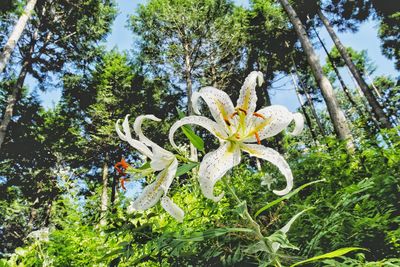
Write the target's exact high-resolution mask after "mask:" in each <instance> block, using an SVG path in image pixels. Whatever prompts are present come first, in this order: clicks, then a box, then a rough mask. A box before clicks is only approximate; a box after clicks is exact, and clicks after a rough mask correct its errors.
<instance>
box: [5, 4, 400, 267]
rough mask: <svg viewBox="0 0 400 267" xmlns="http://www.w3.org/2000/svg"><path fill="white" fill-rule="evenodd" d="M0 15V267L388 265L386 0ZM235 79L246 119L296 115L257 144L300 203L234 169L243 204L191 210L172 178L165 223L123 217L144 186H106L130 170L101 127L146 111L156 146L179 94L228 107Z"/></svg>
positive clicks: (391, 143) (392, 214)
mask: <svg viewBox="0 0 400 267" xmlns="http://www.w3.org/2000/svg"><path fill="white" fill-rule="evenodd" d="M29 7H31V11H29V10H28V8H29ZM293 11H294V12H296V13H297V16H293ZM0 12H1V13H0V16H1V20H0V44H1V47H2V48H3V49H2V54H1V57H0V59H1V62H0V64H1V65H0V67H1V71H2V73H1V74H0V78H1V81H0V108H1V114H2V115H1V116H2V118H1V126H0V257H1V258H3V259H2V260H1V261H0V266H3V265H4V266H92V265H94V266H106V265H110V266H137V265H140V266H160V265H172V266H175V265H179V266H180V265H184V266H186V265H192V266H221V265H225V266H253V265H254V266H259V265H264V266H279V265H283V266H286V265H290V264H294V263H296V262H299V261H301V260H305V259H307V258H311V257H314V256H317V255H322V254H325V253H328V252H330V251H337V250H339V249H341V248H348V247H358V248H363V249H366V250H358V251H353V252H351V253H349V254H346V256H344V251H342V252H343V253H337V254H336V255H335V256H338V257H335V259H327V258H324V259H322V260H323V261H320V262H319V263H315V264H316V265H317V266H332V265H335V266H341V265H343V266H377V265H378V264H381V265H383V266H396V265H398V264H400V260H399V259H398V258H399V254H400V248H399V247H400V230H399V223H400V217H399V215H400V214H399V211H400V209H399V203H400V202H399V196H400V194H399V183H398V179H399V173H400V172H399V166H400V165H399V161H400V155H399V144H400V140H399V133H398V130H399V128H398V125H399V114H400V113H399V112H400V111H399V107H400V93H399V88H400V84H399V72H398V71H399V69H400V44H399V37H400V29H399V27H400V26H399V25H400V24H399V22H400V4H399V3H397V2H396V1H389V0H386V1H378V0H376V1H375V0H353V1H350V0H332V1H307V0H299V1H297V0H296V1H290V3H289V2H287V1H286V0H279V1H272V0H271V1H269V0H268V1H258V0H253V1H250V2H240V1H234V2H229V1H223V0H204V1H195V0H193V1H192V0H186V1H184V0H174V1H172V0H171V1H167V0H151V1H143V2H134V1H111V0H83V1H70V0H47V1H45V0H37V1H35V0H28V1H22V0H21V1H17V0H8V1H3V2H2V3H1V4H0ZM24 16H25V17H27V18H26V21H25V24H23V25H22V26H21V24H20V22H21V18H23V17H24ZM324 22H325V23H324ZM18 27H20V28H21V30H22V32H21V35H20V36H19V37H18V39H17V40H16V42H15V46H13V47H12V44H11V46H10V42H9V41H10V38H9V37H10V36H13V35H12V33H14V32H15V30H16V29H18ZM303 31H304V32H303ZM329 31H331V33H330V34H329V33H328V32H329ZM304 33H306V34H304ZM335 34H337V35H338V36H336V38H335ZM332 37H333V38H332ZM334 42H335V43H334ZM324 45H325V47H324ZM11 47H12V49H10V48H11ZM314 49H315V51H314ZM314 53H317V55H318V57H313V55H314ZM7 58H8V59H7ZM253 70H259V71H261V72H263V74H264V80H265V83H264V84H263V85H262V86H261V87H259V88H257V96H258V102H257V106H258V107H263V106H268V105H271V104H272V105H275V104H281V105H285V106H287V107H288V108H289V109H290V110H291V111H299V112H301V113H302V114H303V116H304V118H305V121H306V126H305V129H304V132H303V134H302V135H300V136H298V137H295V138H293V137H290V136H289V135H287V134H285V133H281V134H280V135H278V136H276V137H273V138H270V139H267V140H265V141H263V144H265V145H267V146H269V147H272V148H274V149H275V150H277V151H279V152H280V153H281V154H283V155H284V157H285V158H286V159H287V161H288V162H289V165H290V166H291V168H292V171H293V174H294V179H295V180H294V181H295V188H301V190H295V191H294V192H295V193H294V194H290V195H288V197H286V198H283V199H282V198H279V197H277V196H276V195H274V194H273V193H272V192H271V191H272V190H270V189H272V188H275V187H277V186H279V185H281V180H282V178H281V175H280V174H279V172H278V171H277V170H276V169H275V168H274V167H271V165H269V164H268V163H265V164H264V163H262V164H261V165H259V162H257V161H256V160H254V159H253V158H246V160H243V161H242V163H241V164H240V165H239V166H237V167H235V168H234V170H233V171H232V172H231V173H230V177H231V178H230V179H231V182H232V184H233V185H234V187H235V189H236V192H237V195H238V196H239V197H240V199H243V200H245V201H246V202H245V204H244V206H243V203H235V200H234V199H233V198H232V197H233V196H234V195H235V194H234V193H227V197H225V198H224V199H223V200H222V201H221V202H218V203H214V202H212V201H210V200H207V199H205V198H204V197H203V196H202V195H201V193H200V190H199V188H198V184H197V182H196V171H190V170H186V171H184V172H183V174H182V175H181V176H180V177H179V178H176V180H177V181H178V182H176V185H174V186H173V188H172V191H173V192H174V201H175V202H176V203H178V204H180V206H184V207H185V213H186V217H185V220H184V222H183V223H178V222H176V221H175V220H174V219H173V218H171V217H169V215H168V214H167V213H165V212H164V211H163V210H162V209H161V207H160V206H159V205H157V206H155V207H153V208H152V209H150V210H148V211H145V212H136V213H133V214H128V213H127V210H126V207H127V206H128V205H129V203H130V201H131V200H132V199H134V198H136V197H137V196H138V194H139V193H140V192H141V190H142V188H143V186H144V185H146V184H147V183H148V182H149V180H146V179H143V177H142V176H140V177H136V176H134V175H131V178H130V180H129V181H128V182H127V183H126V187H127V190H124V189H123V188H122V187H121V184H120V178H121V177H120V176H119V174H118V172H117V171H116V170H115V169H114V165H115V163H117V162H118V161H120V160H121V158H122V157H123V158H125V159H127V161H128V162H130V164H131V165H132V166H134V167H136V168H140V166H141V165H143V162H142V158H141V157H140V156H139V155H138V154H136V153H135V151H134V150H133V149H132V148H130V147H129V146H128V145H126V144H124V143H123V142H122V141H121V140H119V138H118V136H117V134H116V133H115V130H114V124H115V122H116V120H117V119H122V118H123V117H124V116H125V115H126V114H131V118H132V119H134V118H135V117H137V116H138V115H141V114H154V115H156V116H157V117H159V118H161V119H163V122H162V124H153V123H151V124H150V125H149V126H148V127H147V128H146V129H145V132H146V134H148V135H149V136H150V137H151V139H152V140H155V141H157V143H159V144H163V146H164V147H166V148H171V146H170V145H169V143H168V141H167V136H168V130H169V127H170V126H171V125H172V123H174V122H175V121H176V120H177V119H179V111H183V112H186V113H187V114H191V113H192V107H191V106H190V101H188V100H187V99H188V96H190V95H191V94H192V92H194V91H198V90H199V89H200V88H202V87H204V86H208V85H212V86H214V87H216V88H219V89H222V90H224V91H225V92H227V93H228V94H229V95H230V96H232V98H233V99H235V98H236V97H237V96H238V93H239V89H240V87H241V84H242V82H243V81H244V78H245V77H246V76H247V75H248V74H249V73H250V72H251V71H253ZM160 125H162V126H160ZM193 129H194V130H195V131H196V133H197V135H198V136H199V137H200V138H201V139H202V140H204V144H205V148H207V149H206V150H208V149H211V148H214V147H216V145H217V144H216V142H215V141H214V140H213V139H212V138H211V137H210V136H209V135H208V134H207V133H205V132H203V131H200V129H197V128H193ZM177 139H178V140H179V143H187V144H189V140H188V138H187V137H186V136H185V135H184V134H183V132H181V133H180V135H179V136H178V138H177ZM189 139H190V138H189ZM187 153H189V152H187ZM198 156H199V157H200V158H202V156H204V153H203V152H202V151H199V154H198ZM320 180H322V181H321V182H317V183H314V182H316V181H320ZM302 185H306V186H302ZM222 187H223V185H222V183H221V184H220V185H219V189H220V188H222ZM289 198H290V199H289ZM274 200H276V201H275V202H274ZM303 210H307V212H305V213H304V214H302V215H301V216H300V217H299V218H297V217H296V218H297V220H296V221H295V222H294V223H293V225H292V226H291V227H290V231H289V232H287V233H286V232H285V233H282V231H280V230H279V229H282V226H284V225H285V224H286V222H287V221H289V220H290V219H291V218H293V216H294V215H295V214H298V213H299V212H301V211H303ZM245 211H247V212H248V213H249V214H252V215H253V217H254V220H255V222H256V223H257V224H258V225H259V226H260V228H261V232H262V233H263V234H264V235H265V236H268V237H269V238H270V240H272V239H273V238H275V239H273V240H275V241H274V242H278V241H276V240H279V243H280V244H281V247H282V249H283V250H282V251H279V253H276V254H274V255H271V254H270V253H266V252H265V251H263V249H262V248H260V247H259V245H257V244H258V243H254V238H252V237H251V235H247V234H246V233H241V232H240V231H239V232H236V231H232V229H245V228H246V217H245V216H244V212H245ZM276 233H280V234H279V235H277V234H276ZM289 240H290V242H289ZM271 242H272V241H271ZM325 255H326V254H325ZM339 256H340V257H339Z"/></svg>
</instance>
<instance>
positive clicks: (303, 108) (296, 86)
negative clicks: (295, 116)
mask: <svg viewBox="0 0 400 267" xmlns="http://www.w3.org/2000/svg"><path fill="white" fill-rule="evenodd" d="M290 75H291V77H292V82H293V86H294V90H295V92H296V96H297V100H298V101H299V104H300V108H301V110H302V111H303V115H304V117H305V118H306V124H307V126H308V129H310V133H311V137H312V139H313V141H314V142H316V141H317V135H316V134H315V132H314V129H313V127H312V124H311V120H310V116H308V113H307V111H306V108H305V107H304V103H303V99H302V98H301V95H300V92H299V88H298V85H297V81H296V79H295V77H294V75H293V73H291V74H290Z"/></svg>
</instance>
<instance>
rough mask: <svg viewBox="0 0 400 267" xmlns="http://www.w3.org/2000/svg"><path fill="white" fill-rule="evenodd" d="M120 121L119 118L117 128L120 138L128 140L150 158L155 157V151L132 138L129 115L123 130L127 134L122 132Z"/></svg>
mask: <svg viewBox="0 0 400 267" xmlns="http://www.w3.org/2000/svg"><path fill="white" fill-rule="evenodd" d="M119 122H120V120H117V122H116V123H115V130H116V132H117V134H118V136H119V138H121V139H122V140H123V141H126V142H128V143H129V144H130V145H131V146H132V147H133V148H135V149H136V150H138V151H139V152H140V153H141V154H143V155H145V156H146V157H148V158H150V159H151V158H153V153H152V152H151V151H150V149H149V148H148V147H147V146H146V145H145V144H143V143H142V142H139V141H138V140H135V139H133V138H132V136H131V131H130V129H129V122H128V115H127V116H126V117H125V120H124V122H123V128H124V129H123V130H124V132H125V134H123V133H122V132H121V129H120V125H119Z"/></svg>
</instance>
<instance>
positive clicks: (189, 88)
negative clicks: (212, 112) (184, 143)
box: [184, 43, 198, 161]
mask: <svg viewBox="0 0 400 267" xmlns="http://www.w3.org/2000/svg"><path fill="white" fill-rule="evenodd" d="M184 49H185V80H186V96H187V114H188V115H189V116H190V115H193V106H192V94H193V84H192V64H191V61H190V51H189V44H188V43H185V44H184ZM190 158H191V159H192V160H193V161H197V159H198V157H197V149H196V148H195V147H194V145H193V144H192V143H190Z"/></svg>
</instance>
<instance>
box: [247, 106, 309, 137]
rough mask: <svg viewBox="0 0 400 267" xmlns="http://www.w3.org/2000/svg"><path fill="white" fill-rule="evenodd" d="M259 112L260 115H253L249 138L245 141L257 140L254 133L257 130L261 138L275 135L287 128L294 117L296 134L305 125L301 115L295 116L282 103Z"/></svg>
mask: <svg viewBox="0 0 400 267" xmlns="http://www.w3.org/2000/svg"><path fill="white" fill-rule="evenodd" d="M257 114H258V116H253V117H252V121H251V123H250V124H249V126H248V127H249V129H248V138H246V139H245V140H244V141H245V142H255V141H256V139H255V138H254V134H255V133H256V132H258V135H259V137H260V140H263V139H265V138H268V137H272V136H275V135H277V134H278V133H280V132H281V131H283V130H284V129H286V128H287V127H288V125H289V124H290V122H291V121H292V120H293V119H295V122H296V127H295V130H294V131H293V133H294V134H298V133H300V132H301V129H302V128H303V126H302V125H304V123H301V121H302V116H301V115H300V116H301V117H300V116H298V115H296V116H294V114H293V113H291V112H290V111H289V110H288V109H287V108H286V107H284V106H280V105H273V106H269V107H266V108H263V109H260V110H259V111H257ZM296 114H298V113H296Z"/></svg>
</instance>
